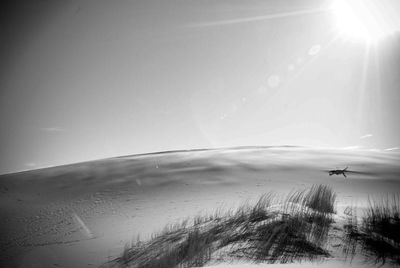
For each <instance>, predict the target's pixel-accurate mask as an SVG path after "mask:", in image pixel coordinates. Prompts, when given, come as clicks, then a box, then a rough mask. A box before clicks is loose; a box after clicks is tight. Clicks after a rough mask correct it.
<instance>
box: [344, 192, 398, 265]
mask: <svg viewBox="0 0 400 268" xmlns="http://www.w3.org/2000/svg"><path fill="white" fill-rule="evenodd" d="M353 210H354V209H353ZM345 233H346V244H347V245H351V246H350V247H349V246H348V247H347V248H353V250H352V254H353V255H354V254H356V253H357V252H356V250H354V248H355V246H354V244H355V242H356V243H357V244H358V246H359V247H360V251H361V252H362V253H363V255H364V256H365V257H366V258H367V259H368V260H369V261H371V262H374V263H375V264H385V263H387V262H390V263H392V264H395V265H399V264H400V195H399V194H392V195H388V196H386V197H384V198H381V199H379V200H378V199H371V198H370V199H369V205H368V207H367V208H366V209H365V210H364V213H363V216H362V217H361V220H358V219H357V217H356V216H354V215H353V216H352V217H348V222H347V224H346V225H345Z"/></svg>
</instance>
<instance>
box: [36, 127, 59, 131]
mask: <svg viewBox="0 0 400 268" xmlns="http://www.w3.org/2000/svg"><path fill="white" fill-rule="evenodd" d="M40 130H41V131H44V132H64V131H65V129H63V128H61V127H42V128H41V129H40Z"/></svg>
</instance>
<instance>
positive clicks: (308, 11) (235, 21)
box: [188, 8, 330, 28]
mask: <svg viewBox="0 0 400 268" xmlns="http://www.w3.org/2000/svg"><path fill="white" fill-rule="evenodd" d="M329 10H330V9H328V8H313V9H305V10H298V11H291V12H282V13H275V14H268V15H262V16H253V17H245V18H236V19H230V20H219V21H208V22H201V23H194V24H190V25H189V26H188V27H193V28H198V27H212V26H223V25H231V24H238V23H245V22H255V21H263V20H270V19H280V18H286V17H292V16H301V15H307V14H313V13H319V12H326V11H329Z"/></svg>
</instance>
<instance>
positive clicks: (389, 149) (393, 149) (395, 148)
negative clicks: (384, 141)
mask: <svg viewBox="0 0 400 268" xmlns="http://www.w3.org/2000/svg"><path fill="white" fill-rule="evenodd" d="M396 150H400V148H399V147H392V148H386V149H385V151H396Z"/></svg>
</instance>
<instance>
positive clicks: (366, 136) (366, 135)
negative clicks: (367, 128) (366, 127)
mask: <svg viewBox="0 0 400 268" xmlns="http://www.w3.org/2000/svg"><path fill="white" fill-rule="evenodd" d="M373 136H374V135H372V134H365V135H363V136H361V137H360V139H367V138H371V137H373Z"/></svg>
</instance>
